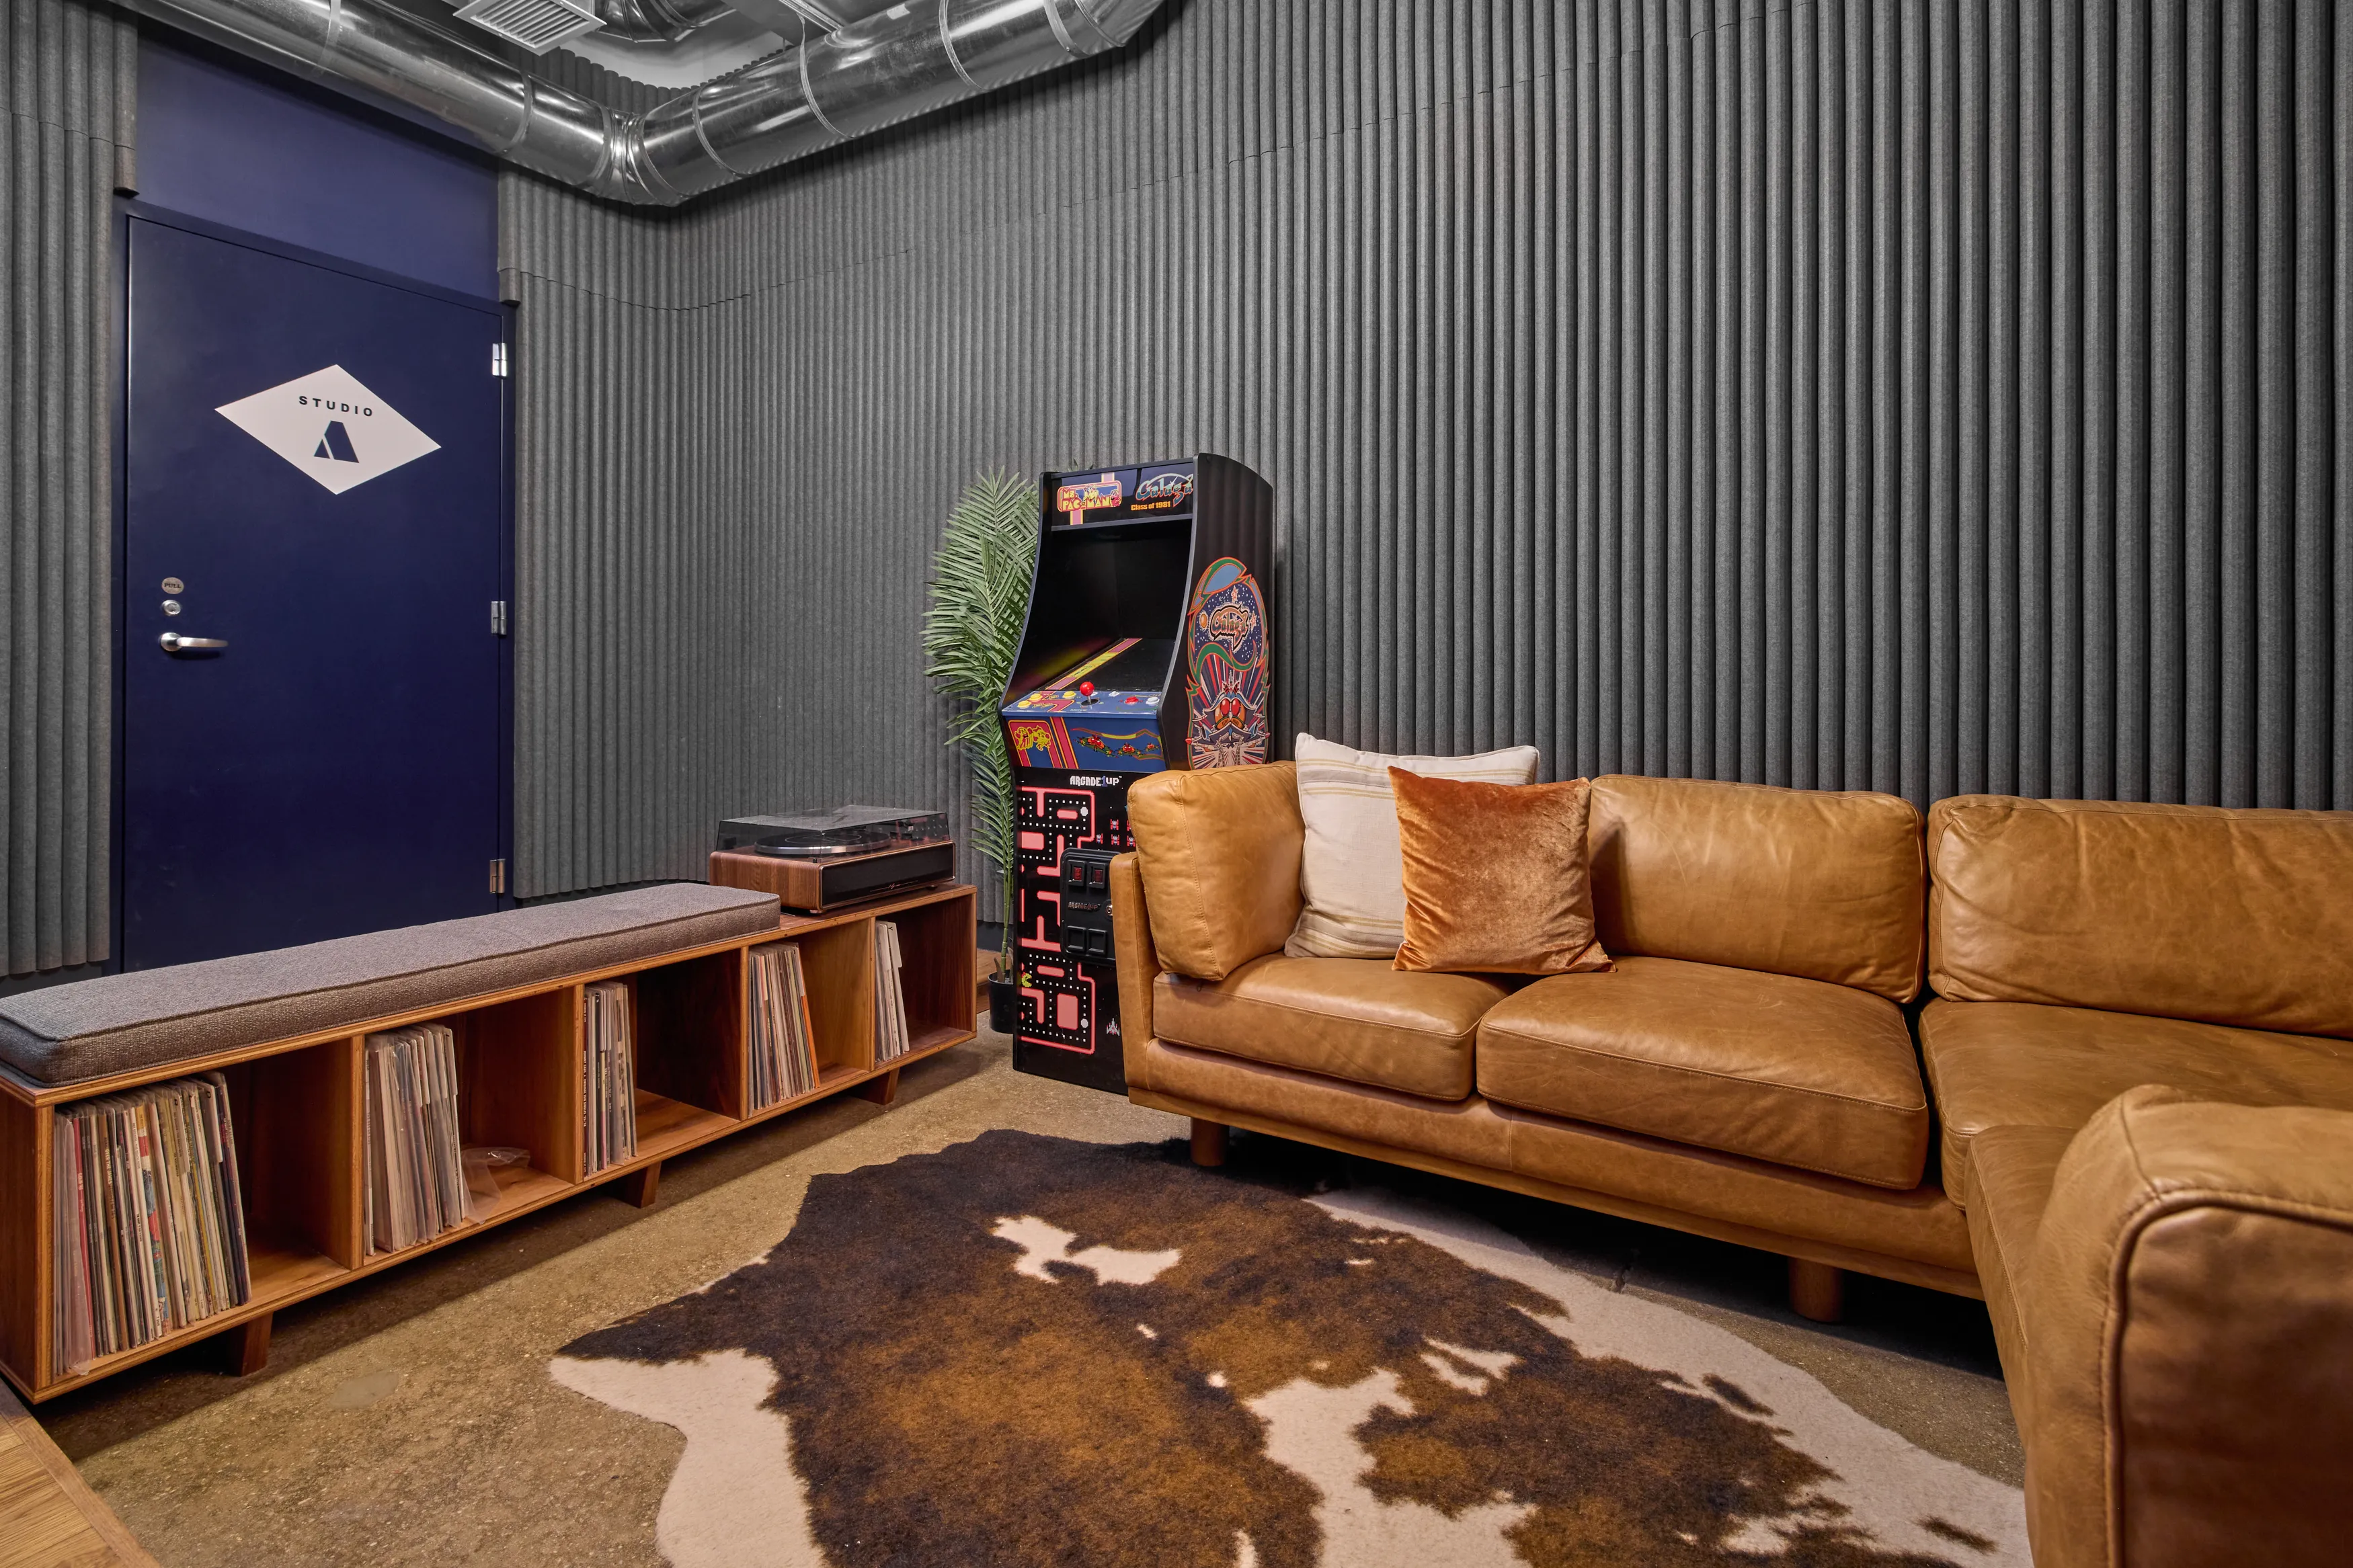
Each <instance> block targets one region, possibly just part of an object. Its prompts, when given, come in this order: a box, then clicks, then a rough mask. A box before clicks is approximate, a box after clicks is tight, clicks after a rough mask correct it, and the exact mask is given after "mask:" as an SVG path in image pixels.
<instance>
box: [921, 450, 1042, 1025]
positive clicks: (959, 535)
mask: <svg viewBox="0 0 2353 1568" xmlns="http://www.w3.org/2000/svg"><path fill="white" fill-rule="evenodd" d="M1037 565H1038V487H1037V486H1036V485H1034V484H1031V483H1029V482H1028V481H1027V480H1024V479H1016V478H1014V477H1013V476H1012V475H1011V474H1008V473H1007V472H1005V471H1004V470H1002V469H997V470H995V471H992V472H989V473H986V474H983V475H981V476H980V477H979V478H978V479H975V480H973V482H972V483H971V484H970V485H969V486H967V487H966V488H965V492H964V494H963V496H962V497H960V498H959V499H958V500H957V501H956V504H955V510H954V511H951V512H950V513H948V521H947V526H946V528H944V530H942V531H941V533H940V548H939V553H938V554H936V555H934V557H933V558H932V596H931V603H930V605H927V606H926V607H925V609H924V611H923V657H924V658H927V659H929V660H930V661H931V662H930V663H929V665H928V666H927V667H926V668H925V669H924V672H923V673H925V674H926V675H929V676H930V677H931V678H932V679H934V680H936V681H938V682H939V685H940V690H941V691H942V692H943V693H944V695H945V696H946V697H947V699H948V701H949V705H950V708H951V710H952V711H951V715H950V718H949V721H948V744H949V745H951V746H954V747H955V748H956V749H957V750H959V751H961V752H963V753H964V755H965V762H966V763H968V764H969V765H970V767H971V769H972V847H974V848H975V849H976V850H977V851H978V852H979V854H980V858H982V859H984V860H986V861H987V862H988V863H989V865H990V866H992V867H994V868H995V869H996V872H997V878H998V882H997V885H998V887H999V888H1000V889H1003V892H1004V896H1005V902H1004V924H1005V945H1004V948H1003V950H1002V951H1001V952H998V954H997V974H998V976H999V977H1000V978H1001V977H1003V976H1005V975H1006V974H1008V973H1009V972H1010V971H1011V969H1012V967H1013V924H1014V919H1015V909H1014V900H1015V889H1014V880H1013V877H1014V858H1013V843H1014V840H1013V758H1012V756H1011V754H1010V753H1009V752H1007V751H1006V749H1005V726H1004V724H1003V723H1002V722H1000V721H998V719H997V705H998V703H999V702H1001V701H1002V700H1004V696H1005V683H1006V681H1007V680H1008V679H1009V678H1010V677H1011V676H1012V674H1013V660H1014V658H1015V656H1016V655H1018V653H1019V652H1020V650H1021V623H1022V620H1023V618H1024V617H1025V616H1027V615H1028V613H1029V579H1030V576H1031V574H1033V573H1034V572H1035V571H1036V570H1037Z"/></svg>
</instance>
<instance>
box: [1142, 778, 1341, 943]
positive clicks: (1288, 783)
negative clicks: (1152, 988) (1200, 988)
mask: <svg viewBox="0 0 2353 1568" xmlns="http://www.w3.org/2000/svg"><path fill="white" fill-rule="evenodd" d="M1127 822H1128V826H1129V828H1130V829H1131V830H1132V831H1133V832H1134V835H1135V849H1136V864H1137V867H1138V868H1139V869H1140V870H1141V871H1142V873H1143V876H1144V885H1145V887H1147V888H1149V889H1151V891H1152V900H1151V906H1150V907H1151V911H1152V914H1151V927H1150V929H1151V931H1152V942H1153V946H1154V948H1155V950H1156V952H1157V954H1158V958H1159V963H1160V967H1161V968H1163V969H1169V970H1174V971H1176V973H1179V974H1187V975H1190V976H1192V977H1193V978H1194V979H1196V980H1223V979H1224V978H1225V977H1226V976H1227V975H1229V974H1231V973H1233V972H1234V971H1235V970H1237V969H1240V967H1241V966H1242V965H1243V964H1245V963H1249V962H1250V960H1251V959H1253V958H1260V957H1263V956H1264V955H1265V954H1267V953H1270V952H1276V951H1278V950H1279V949H1281V948H1282V944H1283V942H1285V941H1287V940H1288V939H1289V938H1290V936H1291V928H1292V927H1293V926H1294V925H1296V924H1298V923H1299V856H1300V851H1301V849H1302V847H1303V846H1304V845H1305V843H1306V840H1307V828H1306V826H1305V825H1304V824H1303V822H1302V821H1301V820H1300V816H1299V784H1298V777H1297V773H1296V772H1295V770H1294V769H1293V766H1292V764H1291V763H1265V764H1263V765H1261V766H1258V767H1246V768H1211V769H1204V770H1201V771H1198V772H1192V773H1151V774H1147V775H1146V776H1145V777H1143V778H1140V779H1138V780H1136V781H1135V784H1134V785H1133V786H1132V787H1131V788H1130V789H1129V790H1128V792H1127Z"/></svg>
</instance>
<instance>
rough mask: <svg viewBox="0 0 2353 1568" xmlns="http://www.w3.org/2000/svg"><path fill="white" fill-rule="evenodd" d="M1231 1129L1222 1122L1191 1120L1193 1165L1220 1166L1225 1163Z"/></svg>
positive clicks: (1196, 1118)
mask: <svg viewBox="0 0 2353 1568" xmlns="http://www.w3.org/2000/svg"><path fill="white" fill-rule="evenodd" d="M1231 1132H1232V1129H1231V1128H1229V1127H1228V1126H1227V1125H1226V1124H1225V1123H1224V1122H1222V1121H1202V1120H1201V1119H1200V1118H1199V1117H1198V1116H1196V1117H1195V1118H1193V1163H1195V1164H1196V1165H1222V1164H1224V1163H1226V1142H1227V1139H1228V1138H1229V1136H1230V1134H1231Z"/></svg>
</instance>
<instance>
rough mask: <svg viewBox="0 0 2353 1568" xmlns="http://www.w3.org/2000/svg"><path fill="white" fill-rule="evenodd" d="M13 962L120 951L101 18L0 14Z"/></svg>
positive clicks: (115, 172) (106, 134)
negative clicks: (112, 817) (112, 916)
mask: <svg viewBox="0 0 2353 1568" xmlns="http://www.w3.org/2000/svg"><path fill="white" fill-rule="evenodd" d="M0 29H5V32H6V35H7V36H6V39H5V43H6V49H5V58H6V60H7V74H6V76H5V78H0V110H5V119H6V127H7V129H6V132H5V134H6V137H7V147H6V154H5V159H0V365H5V367H6V373H7V377H8V388H9V393H8V407H7V410H6V412H5V416H0V485H5V487H6V494H7V505H8V545H7V549H6V550H5V552H0V615H5V617H6V624H5V627H0V737H5V742H0V743H5V747H6V752H5V763H0V958H5V961H6V963H5V972H6V973H11V974H16V973H26V972H29V971H33V970H41V969H57V968H60V967H63V966H65V965H69V964H79V963H90V962H93V961H95V960H98V959H102V958H104V957H105V956H106V952H107V926H108V906H107V837H108V805H107V801H108V789H109V783H110V779H109V774H110V764H109V762H108V757H109V752H108V714H109V705H110V702H111V675H110V669H111V658H110V654H109V642H108V638H109V636H110V633H109V627H110V626H111V617H110V616H109V615H108V605H109V604H110V602H111V600H110V578H109V575H108V574H109V570H110V568H109V564H108V563H109V558H110V555H111V550H110V547H109V546H110V542H111V539H112V538H113V513H112V510H111V501H110V496H111V472H110V466H109V465H110V458H109V456H108V454H109V449H110V446H111V440H110V429H111V425H110V421H111V407H112V400H113V377H112V374H111V363H112V362H111V359H110V357H109V356H110V354H111V342H112V337H113V320H114V312H113V303H112V292H111V289H110V287H109V285H110V282H111V276H112V274H111V265H112V264H111V249H112V247H111V244H110V242H109V225H110V223H111V218H112V211H111V202H112V192H113V189H114V186H115V185H116V184H117V183H118V182H121V183H125V184H127V183H128V182H129V179H130V156H131V146H132V116H133V114H134V112H135V110H136V104H137V91H136V85H137V79H136V75H135V72H136V68H137V64H136V62H137V56H136V53H135V50H136V42H137V40H136V35H135V34H134V33H133V31H132V26H131V24H130V23H129V22H128V21H126V20H125V19H124V18H123V17H121V16H120V15H118V14H117V13H115V12H113V11H111V10H108V9H105V8H103V7H90V6H85V5H78V4H74V3H72V0H0Z"/></svg>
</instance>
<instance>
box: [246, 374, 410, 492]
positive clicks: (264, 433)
mask: <svg viewBox="0 0 2353 1568" xmlns="http://www.w3.org/2000/svg"><path fill="white" fill-rule="evenodd" d="M214 412H215V413H216V414H218V415H219V416H221V417H222V418H224V419H227V421H228V422H229V423H230V424H232V425H234V426H237V428H238V429H240V430H242V431H244V432H245V433H246V434H247V435H248V436H250V437H253V438H254V439H255V440H257V441H259V442H260V443H261V444H262V445H263V446H265V447H269V449H270V450H271V451H273V452H275V453H277V454H278V455H279V456H280V457H281V458H285V459H286V460H287V461H288V462H290V463H291V464H293V465H294V466H295V467H296V468H300V469H301V470H302V471H303V472H304V473H306V474H308V475H310V476H311V478H312V479H316V480H318V481H319V482H320V483H321V484H322V485H324V486H325V487H326V488H327V489H330V490H332V491H333V492H334V493H335V494H337V495H341V494H343V492H344V491H345V490H347V489H351V488H352V487H353V485H364V484H365V483H367V482H368V480H370V479H375V478H376V477H377V476H379V475H382V474H388V473H390V472H392V470H393V469H395V468H399V467H400V466H401V465H402V464H403V463H413V462H415V461H416V460H417V458H421V457H423V456H425V454H426V453H427V452H438V451H439V450H440V449H441V443H440V442H438V441H436V440H435V439H434V438H433V437H430V436H427V434H426V433H425V432H424V431H422V430H419V429H418V428H417V426H414V425H411V424H410V423H409V422H408V421H407V420H406V419H405V418H403V417H402V416H401V415H400V412H399V410H397V409H396V408H394V407H393V406H392V405H390V404H388V403H386V402H385V400H384V399H383V398H381V397H378V396H377V395H375V393H373V392H370V391H369V390H368V389H367V388H366V387H365V386H363V385H362V384H360V379H359V377H357V376H355V375H353V374H352V373H351V372H350V371H347V370H345V369H344V368H343V366H342V365H339V364H331V365H329V366H327V367H326V368H325V369H324V370H315V371H312V372H311V374H308V375H298V376H296V377H295V378H294V379H293V380H291V381H289V382H281V383H280V384H278V385H276V386H273V387H271V388H270V389H269V391H267V392H257V393H255V394H254V395H252V396H250V397H240V398H238V399H237V401H236V402H235V403H224V404H222V405H220V407H218V408H217V409H216V410H214Z"/></svg>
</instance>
